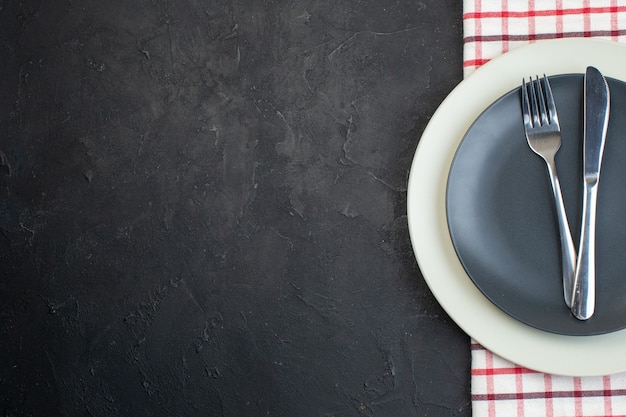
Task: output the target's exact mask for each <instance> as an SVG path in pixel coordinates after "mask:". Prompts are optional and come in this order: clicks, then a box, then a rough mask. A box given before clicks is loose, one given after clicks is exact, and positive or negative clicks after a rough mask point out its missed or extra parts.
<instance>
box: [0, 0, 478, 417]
mask: <svg viewBox="0 0 626 417" xmlns="http://www.w3.org/2000/svg"><path fill="white" fill-rule="evenodd" d="M461 13H462V2H460V1H456V0H428V1H415V0H406V1H405V0H398V1H395V2H389V1H387V2H384V1H379V0H371V1H357V0H354V1H342V0H339V1H328V0H320V1H253V0H239V1H236V0H231V1H195V0H181V1H165V0H159V1H157V0H133V1H121V0H113V1H101V0H83V1H78V0H66V1H62V0H53V1H23V2H18V1H3V2H0V71H2V72H1V74H0V82H1V84H0V106H1V107H0V129H1V130H0V271H1V272H0V273H1V276H0V320H1V321H0V324H1V325H0V411H1V412H2V415H3V416H31V415H32V416H56V415H59V416H113V415H120V416H265V415H268V416H387V417H393V416H469V415H470V408H471V406H470V400H469V360H470V353H469V339H468V337H467V336H466V335H464V334H463V333H462V332H461V331H460V330H459V329H458V328H457V327H456V325H455V324H454V323H453V322H452V321H451V320H450V319H449V318H448V317H447V316H446V314H445V313H444V312H443V310H442V309H441V307H440V306H439V305H438V304H437V302H436V301H435V299H434V298H433V296H432V294H431V293H430V292H429V290H428V287H427V286H426V284H425V283H424V281H423V278H422V277H421V274H420V271H419V269H418V266H417V264H416V262H415V258H414V256H413V252H412V249H411V246H410V241H409V238H408V229H407V217H406V184H407V177H408V172H409V168H410V163H411V160H412V157H413V154H414V151H415V149H416V146H417V143H418V141H419V137H420V135H421V133H422V131H423V129H424V127H425V126H426V124H427V123H428V120H429V117H430V116H431V115H432V114H433V112H434V111H435V109H436V108H437V106H438V105H439V104H440V103H441V101H442V100H443V98H444V97H445V96H446V95H447V94H448V93H449V92H450V91H451V90H452V88H454V86H455V85H456V84H458V82H460V81H461V79H462V23H461Z"/></svg>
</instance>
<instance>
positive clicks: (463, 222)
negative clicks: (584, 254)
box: [446, 74, 626, 335]
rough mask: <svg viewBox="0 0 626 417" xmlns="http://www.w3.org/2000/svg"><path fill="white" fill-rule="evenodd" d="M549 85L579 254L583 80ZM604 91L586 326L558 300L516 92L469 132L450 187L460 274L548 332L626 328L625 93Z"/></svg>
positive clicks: (553, 229) (534, 159) (541, 194)
mask: <svg viewBox="0 0 626 417" xmlns="http://www.w3.org/2000/svg"><path fill="white" fill-rule="evenodd" d="M520 82H521V80H520ZM550 83H551V85H552V90H553V92H554V97H555V101H556V105H557V109H558V113H559V119H560V122H561V129H562V137H563V143H562V145H561V149H560V150H559V152H558V154H557V157H556V163H557V166H558V170H559V177H560V180H561V187H562V190H563V197H564V200H565V206H566V209H567V213H568V218H569V222H570V226H571V228H572V235H573V236H574V240H575V242H574V243H575V244H576V246H578V235H579V232H580V214H581V207H580V206H581V203H580V201H581V197H582V177H581V175H582V174H581V169H582V111H583V110H582V109H583V102H582V100H583V98H582V91H583V75H582V74H568V75H559V76H555V77H550ZM608 83H609V88H610V91H611V115H610V120H609V129H608V136H607V141H606V145H605V152H604V160H603V163H602V172H601V178H600V185H599V191H598V213H597V215H598V225H597V242H596V243H597V246H596V252H597V253H596V257H597V258H596V262H597V264H596V265H597V271H596V273H597V300H596V312H595V315H594V316H593V317H592V318H591V319H590V320H587V321H585V322H581V321H578V320H577V319H575V318H574V317H573V316H572V315H571V313H570V312H569V309H568V308H567V307H566V305H565V302H564V300H563V286H562V280H561V268H560V249H559V246H558V245H559V243H558V242H559V240H558V230H557V226H556V215H555V210H554V203H553V200H552V194H551V191H550V183H549V178H548V174H547V172H546V166H545V163H544V162H543V160H542V159H541V158H540V157H539V156H537V155H535V154H534V153H533V152H532V151H531V150H530V148H529V147H528V145H527V143H526V138H525V136H524V129H523V125H522V119H521V108H520V93H519V89H515V90H514V91H511V92H509V93H507V94H506V95H504V96H503V97H502V98H501V99H499V100H498V101H496V102H495V103H494V104H492V105H491V106H490V107H489V108H488V109H486V110H485V111H484V112H483V113H482V114H481V115H480V116H479V117H478V119H477V120H476V121H475V122H474V124H473V125H472V126H471V127H470V129H469V130H468V132H467V134H466V135H465V137H464V139H463V141H462V142H461V144H460V146H459V148H458V150H457V153H456V155H455V157H454V161H453V163H452V168H451V170H450V175H449V178H448V188H447V193H446V210H447V219H448V227H449V230H450V235H451V237H452V242H453V244H454V247H455V250H456V252H457V255H458V257H459V259H460V261H461V263H462V264H463V267H464V268H465V270H466V272H467V274H468V275H469V277H470V278H471V279H472V281H473V282H474V284H475V285H476V286H477V287H478V288H479V289H480V290H481V291H482V292H483V294H485V296H486V297H487V298H488V299H489V300H491V302H493V303H494V304H495V305H497V306H498V307H499V308H500V309H502V310H503V311H505V312H506V313H507V314H509V315H510V316H512V317H514V318H516V319H517V320H520V321H522V322H524V323H526V324H528V325H530V326H533V327H536V328H539V329H542V330H545V331H548V332H553V333H559V334H565V335H594V334H601V333H608V332H612V331H615V330H619V329H623V328H626V257H625V256H624V250H625V249H626V117H625V116H624V114H625V113H626V84H624V83H623V82H621V81H617V80H613V79H608ZM468 105H471V103H468ZM468 314H471V312H468Z"/></svg>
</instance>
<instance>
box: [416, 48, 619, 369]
mask: <svg viewBox="0 0 626 417" xmlns="http://www.w3.org/2000/svg"><path fill="white" fill-rule="evenodd" d="M624 62H626V45H623V44H620V43H617V42H613V41H609V40H603V39H592V38H584V39H583V38H564V39H553V40H543V41H538V42H536V43H533V44H530V45H527V46H523V47H520V48H518V49H515V50H513V51H511V52H508V53H506V54H504V55H502V56H500V57H498V58H495V59H493V60H491V61H490V62H488V63H487V64H485V65H483V66H482V67H480V68H479V69H477V70H476V71H474V72H473V73H472V74H471V75H470V76H469V77H467V78H466V79H465V80H464V81H462V82H461V83H460V84H459V85H457V87H456V88H454V90H453V91H452V92H451V93H450V94H449V95H448V96H447V97H446V99H445V100H444V101H443V102H442V103H441V105H440V106H439V108H438V109H437V110H436V112H435V113H434V114H433V116H432V118H431V120H430V121H429V123H428V125H427V126H426V129H425V130H424V132H423V134H422V136H421V139H420V141H419V143H418V147H417V150H416V152H415V156H414V158H413V162H412V165H411V171H410V174H409V180H408V187H407V217H408V225H409V235H410V238H411V244H412V246H413V251H414V253H415V256H416V259H417V262H418V265H419V267H420V270H421V272H422V275H423V276H424V279H425V280H426V283H427V284H428V286H429V288H430V289H431V291H432V292H433V294H434V296H435V298H436V299H437V301H438V302H439V303H440V304H441V306H442V307H443V309H444V310H445V311H446V313H448V315H449V316H450V317H451V318H452V319H453V320H454V321H455V322H456V323H457V324H458V325H459V327H460V328H461V329H462V330H463V331H464V332H465V333H467V334H468V335H469V336H470V337H472V338H473V339H474V340H475V341H476V342H478V343H479V344H481V345H482V346H484V347H485V348H487V349H489V350H491V351H492V352H494V353H496V354H497V355H499V356H500V357H502V358H504V359H507V360H509V361H511V362H513V363H516V364H518V365H521V366H524V367H526V368H529V369H533V370H536V371H540V372H545V373H551V374H558V375H568V376H598V375H608V374H613V373H617V372H622V371H626V329H625V330H620V331H617V332H613V333H608V334H602V335H596V336H566V335H558V334H554V333H549V332H545V331H542V330H538V329H535V328H533V327H531V326H528V325H526V324H523V323H521V322H519V321H517V320H515V319H513V318H512V317H510V316H509V315H507V314H506V313H505V312H503V311H502V310H500V309H499V308H498V307H496V306H495V305H494V304H492V303H491V302H490V301H489V300H488V299H487V298H486V297H485V296H484V295H483V294H482V293H481V292H480V291H479V290H478V289H477V288H476V287H475V286H474V284H473V283H472V281H471V279H470V278H469V277H468V275H467V274H466V272H465V270H464V269H463V266H462V265H461V263H460V261H459V259H458V258H457V256H456V253H455V250H454V247H453V245H452V240H451V238H450V234H449V231H448V225H447V219H446V214H445V213H446V210H445V190H446V183H447V178H448V173H449V171H450V167H451V164H452V160H453V157H454V153H455V152H456V149H457V147H458V145H459V144H460V142H461V140H462V138H463V136H464V135H465V132H466V131H467V129H468V128H469V127H470V125H471V124H472V123H473V122H474V120H475V119H476V118H477V117H478V116H479V115H480V113H482V111H483V110H484V109H486V108H487V107H488V106H489V105H491V104H492V103H493V102H494V101H495V100H497V99H498V98H500V97H501V96H502V95H504V94H506V93H507V92H508V91H510V90H512V89H514V88H516V87H518V86H519V84H520V83H521V80H522V78H524V77H528V76H531V75H533V76H534V75H536V74H539V75H543V74H544V73H545V74H546V75H556V74H567V73H584V72H585V69H586V67H587V66H589V65H593V66H595V67H597V68H598V69H599V70H600V71H601V72H602V73H603V74H604V75H605V76H608V77H613V78H616V79H619V80H626V65H624ZM620 63H621V64H620Z"/></svg>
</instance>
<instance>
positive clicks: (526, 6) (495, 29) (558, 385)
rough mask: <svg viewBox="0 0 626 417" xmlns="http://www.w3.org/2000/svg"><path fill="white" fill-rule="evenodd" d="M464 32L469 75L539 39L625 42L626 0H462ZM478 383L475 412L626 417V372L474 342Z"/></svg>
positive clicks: (482, 415) (479, 415)
mask: <svg viewBox="0 0 626 417" xmlns="http://www.w3.org/2000/svg"><path fill="white" fill-rule="evenodd" d="M463 32H464V33H463V36H464V51H463V53H464V57H463V69H464V74H465V76H467V75H469V74H470V73H471V72H472V71H474V70H475V69H476V68H478V67H480V66H481V65H482V64H484V63H486V62H487V61H489V60H490V59H491V58H494V57H496V56H498V55H500V54H502V53H505V52H507V51H509V50H511V49H514V48H517V47H519V46H523V45H526V44H529V43H531V42H534V41H536V40H540V39H554V38H566V37H598V38H604V39H611V40H614V41H616V42H626V0H593V1H592V0H497V1H496V0H463ZM625 65H626V63H625ZM624 349H626V346H625V347H624ZM471 383H472V411H473V416H474V417H512V416H518V417H521V416H526V417H542V416H546V417H547V416H549V417H626V373H619V374H614V375H607V376H599V377H566V376H558V375H550V374H544V373H540V372H535V371H532V370H530V369H526V368H523V367H521V366H518V365H515V364H513V363H511V362H509V361H506V360H504V359H502V358H500V357H498V356H497V355H495V354H494V353H492V352H490V351H488V350H486V349H484V348H483V347H482V346H480V345H478V344H477V343H472V378H471Z"/></svg>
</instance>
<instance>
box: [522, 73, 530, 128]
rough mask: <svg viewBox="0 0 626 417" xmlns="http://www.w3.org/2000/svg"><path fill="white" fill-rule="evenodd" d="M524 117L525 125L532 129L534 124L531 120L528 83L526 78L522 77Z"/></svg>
mask: <svg viewBox="0 0 626 417" xmlns="http://www.w3.org/2000/svg"><path fill="white" fill-rule="evenodd" d="M522 117H523V119H524V127H525V128H526V129H531V128H532V127H533V126H532V124H531V122H530V102H529V101H528V84H526V79H525V78H522Z"/></svg>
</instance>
